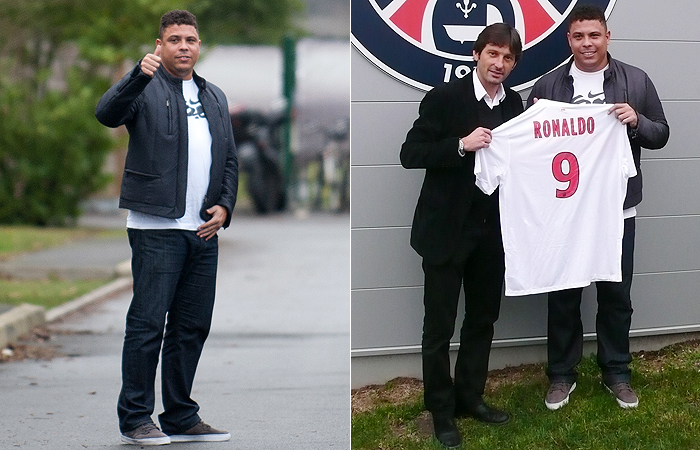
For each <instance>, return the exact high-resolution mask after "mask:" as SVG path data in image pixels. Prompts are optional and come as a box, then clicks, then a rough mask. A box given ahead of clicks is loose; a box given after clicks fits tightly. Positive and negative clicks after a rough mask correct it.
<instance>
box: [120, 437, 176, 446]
mask: <svg viewBox="0 0 700 450" xmlns="http://www.w3.org/2000/svg"><path fill="white" fill-rule="evenodd" d="M170 442H172V441H171V439H170V438H169V437H168V436H164V437H159V438H147V439H134V438H130V437H128V436H124V435H122V444H128V445H168V444H170Z"/></svg>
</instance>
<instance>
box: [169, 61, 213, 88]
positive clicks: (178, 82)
mask: <svg viewBox="0 0 700 450" xmlns="http://www.w3.org/2000/svg"><path fill="white" fill-rule="evenodd" d="M157 73H158V74H159V75H160V76H161V77H163V78H164V79H165V81H167V82H168V83H169V84H170V85H171V86H173V87H175V88H179V89H182V78H180V77H176V76H174V75H173V74H171V73H170V72H168V71H167V70H165V67H163V65H162V64H161V65H160V67H158V72H157ZM192 78H193V79H194V82H195V83H196V84H197V87H198V88H199V89H200V90H204V89H206V88H207V80H205V79H204V78H202V77H200V76H199V75H197V72H193V73H192Z"/></svg>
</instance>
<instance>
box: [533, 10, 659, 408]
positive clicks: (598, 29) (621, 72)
mask: <svg viewBox="0 0 700 450" xmlns="http://www.w3.org/2000/svg"><path fill="white" fill-rule="evenodd" d="M567 36H568V40H569V46H570V47H571V51H572V53H573V59H572V61H570V62H569V63H568V64H566V65H564V66H562V67H560V68H559V69H557V70H555V71H553V72H551V73H549V74H547V75H545V76H543V77H542V78H541V79H540V80H538V81H537V83H535V86H534V87H533V88H532V92H531V93H530V96H529V98H528V105H532V104H533V103H534V102H535V101H537V99H540V98H546V99H550V100H557V101H561V102H567V103H610V104H612V106H611V108H610V113H611V114H615V115H616V116H617V118H618V119H619V120H620V121H621V122H622V123H624V124H626V125H627V130H628V136H629V141H630V144H631V147H632V155H633V157H634V162H635V166H636V168H637V176H636V177H634V178H631V179H630V180H629V181H628V183H627V196H626V198H625V202H624V206H623V207H624V217H625V226H624V235H623V239H622V281H621V282H619V283H614V282H602V281H601V282H597V283H596V290H597V298H598V314H597V317H596V332H597V339H598V353H597V358H598V365H599V366H600V369H601V372H602V378H603V384H604V385H605V387H606V388H607V389H608V390H609V391H610V392H611V393H612V394H613V395H614V396H615V399H616V400H617V402H618V404H619V405H620V406H621V407H623V408H633V407H636V406H637V404H638V402H639V400H638V398H637V395H636V393H635V392H634V390H633V389H632V387H631V384H630V379H631V376H630V369H629V363H630V361H631V360H632V357H631V355H630V352H629V330H630V324H631V321H632V303H631V300H630V288H631V286H632V270H633V267H632V266H633V258H634V234H635V220H634V217H635V215H636V209H635V206H636V205H637V204H639V202H641V200H642V171H641V167H640V158H641V147H645V148H649V149H659V148H661V147H663V146H664V145H666V142H667V141H668V136H669V128H668V123H667V122H666V118H665V116H664V111H663V108H662V106H661V101H660V100H659V96H658V94H657V93H656V89H655V88H654V84H653V83H652V82H651V80H650V79H649V77H648V76H647V74H646V73H644V72H643V71H642V70H640V69H638V68H636V67H633V66H630V65H628V64H625V63H623V62H620V61H617V60H615V59H613V58H612V57H611V56H610V54H609V53H608V51H607V49H608V43H609V41H610V31H608V29H607V24H606V20H605V14H604V12H603V11H602V10H601V9H600V8H599V7H597V6H590V5H581V6H577V7H576V8H574V10H573V11H572V12H571V15H570V16H569V32H568V35H567ZM581 292H582V288H579V289H567V290H563V291H557V292H551V293H550V294H549V298H548V303H549V309H548V316H549V317H548V324H547V325H548V331H547V333H548V335H547V354H548V365H547V376H548V377H549V382H550V385H549V390H548V391H547V394H546V397H545V404H546V406H547V408H549V409H552V410H555V409H558V408H561V407H562V406H564V405H565V404H566V403H567V402H568V401H569V394H570V393H571V392H572V391H573V390H574V389H575V388H576V379H577V372H576V366H577V365H578V363H579V362H580V361H581V356H582V352H583V325H582V324H581Z"/></svg>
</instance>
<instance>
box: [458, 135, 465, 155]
mask: <svg viewBox="0 0 700 450" xmlns="http://www.w3.org/2000/svg"><path fill="white" fill-rule="evenodd" d="M457 153H459V156H461V157H464V156H465V155H466V153H465V152H464V142H462V139H460V140H459V147H457Z"/></svg>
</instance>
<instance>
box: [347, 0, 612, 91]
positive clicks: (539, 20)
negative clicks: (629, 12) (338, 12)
mask: <svg viewBox="0 0 700 450" xmlns="http://www.w3.org/2000/svg"><path fill="white" fill-rule="evenodd" d="M577 3H579V2H578V0H573V1H572V0H476V1H470V0H352V4H351V5H352V6H351V9H352V22H351V23H352V25H351V28H352V30H351V31H352V43H353V45H354V46H355V47H356V48H357V49H358V50H359V51H360V52H361V53H362V54H363V55H364V56H365V57H366V58H367V59H369V60H370V61H372V62H373V63H374V64H375V65H376V66H378V67H379V68H380V69H382V70H383V71H385V72H386V73H388V74H389V75H391V76H393V77H395V78H397V79H398V80H400V81H403V82H404V83H407V84H409V85H411V86H414V87H416V88H419V89H423V90H429V89H430V88H432V87H433V86H436V85H438V84H440V83H446V82H448V81H450V80H452V79H454V78H462V77H464V76H466V75H467V74H469V73H471V71H472V68H473V67H474V59H473V57H472V46H473V45H474V41H475V40H476V37H477V36H478V35H479V33H480V32H481V31H482V30H483V29H484V27H486V26H487V25H490V24H492V23H497V22H506V23H509V24H510V25H512V26H513V27H515V28H516V29H517V30H518V32H519V33H520V38H521V39H522V41H523V56H522V59H521V60H520V63H519V64H518V65H517V66H516V68H515V69H514V70H513V72H512V73H511V75H510V77H509V78H508V80H507V84H508V85H509V86H512V87H513V88H514V89H516V90H521V89H526V88H528V87H530V86H532V85H533V84H534V82H535V81H536V80H537V79H538V78H539V77H541V76H542V75H544V74H545V73H547V72H549V71H551V70H552V69H554V68H556V67H558V66H559V65H561V64H562V63H563V62H564V61H566V60H567V58H568V57H569V56H570V55H571V50H570V49H569V45H568V43H567V40H566V32H567V29H568V24H567V21H566V19H567V17H568V15H569V13H570V12H571V10H572V9H573V8H574V6H576V4H577ZM585 3H589V4H595V5H598V6H600V7H601V8H602V9H603V10H604V11H605V16H606V17H609V16H610V12H611V11H612V9H613V6H614V5H615V0H597V1H595V0H593V1H592V0H585Z"/></svg>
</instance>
